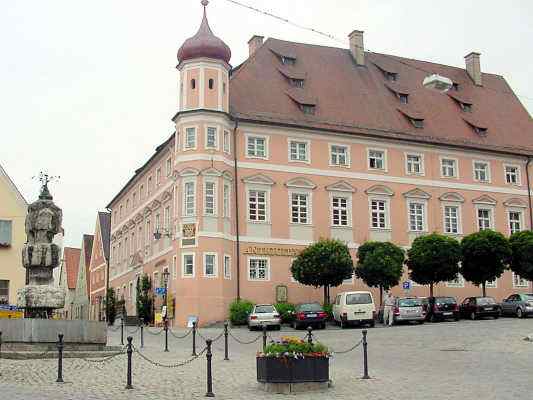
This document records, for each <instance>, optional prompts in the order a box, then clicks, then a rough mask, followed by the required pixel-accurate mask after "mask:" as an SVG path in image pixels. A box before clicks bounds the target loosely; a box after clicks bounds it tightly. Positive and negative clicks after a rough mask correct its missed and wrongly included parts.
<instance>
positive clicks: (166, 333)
mask: <svg viewBox="0 0 533 400" xmlns="http://www.w3.org/2000/svg"><path fill="white" fill-rule="evenodd" d="M164 323H165V353H168V319H167V318H166V317H165V321H164Z"/></svg>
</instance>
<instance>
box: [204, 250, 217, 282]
mask: <svg viewBox="0 0 533 400" xmlns="http://www.w3.org/2000/svg"><path fill="white" fill-rule="evenodd" d="M216 274H217V270H216V254H210V253H209V254H204V276H216Z"/></svg>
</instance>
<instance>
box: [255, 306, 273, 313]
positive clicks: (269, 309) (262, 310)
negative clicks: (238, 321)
mask: <svg viewBox="0 0 533 400" xmlns="http://www.w3.org/2000/svg"><path fill="white" fill-rule="evenodd" d="M273 312H274V307H273V306H269V305H263V306H255V313H256V314H265V313H273Z"/></svg>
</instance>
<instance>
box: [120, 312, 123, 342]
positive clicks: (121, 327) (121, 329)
mask: <svg viewBox="0 0 533 400" xmlns="http://www.w3.org/2000/svg"><path fill="white" fill-rule="evenodd" d="M120 344H121V345H122V346H124V315H123V316H122V318H121V319H120Z"/></svg>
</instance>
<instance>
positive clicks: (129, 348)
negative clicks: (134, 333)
mask: <svg viewBox="0 0 533 400" xmlns="http://www.w3.org/2000/svg"><path fill="white" fill-rule="evenodd" d="M132 341H133V338H132V337H131V336H128V344H127V346H126V347H127V350H126V353H127V354H128V372H127V377H126V389H133V386H132V385H131V355H132V353H133V346H132V344H131V342H132Z"/></svg>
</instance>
